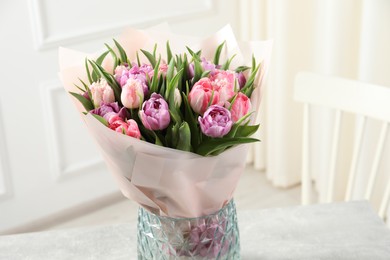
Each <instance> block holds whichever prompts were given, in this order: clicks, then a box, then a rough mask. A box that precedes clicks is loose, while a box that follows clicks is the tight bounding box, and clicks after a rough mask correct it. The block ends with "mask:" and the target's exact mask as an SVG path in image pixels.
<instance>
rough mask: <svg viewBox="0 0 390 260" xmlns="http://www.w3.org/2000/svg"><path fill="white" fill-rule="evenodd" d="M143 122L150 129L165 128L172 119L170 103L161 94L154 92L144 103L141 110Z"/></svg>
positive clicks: (140, 115) (140, 114)
mask: <svg viewBox="0 0 390 260" xmlns="http://www.w3.org/2000/svg"><path fill="white" fill-rule="evenodd" d="M139 117H140V118H141V121H142V124H143V125H144V126H145V127H146V128H147V129H149V130H163V129H165V128H167V126H168V125H169V123H170V121H171V116H170V114H169V109H168V103H167V102H166V101H165V100H164V99H163V97H162V96H161V95H159V94H156V93H153V94H152V95H151V96H150V98H149V99H148V100H146V101H145V102H144V103H143V104H142V109H141V110H140V111H139Z"/></svg>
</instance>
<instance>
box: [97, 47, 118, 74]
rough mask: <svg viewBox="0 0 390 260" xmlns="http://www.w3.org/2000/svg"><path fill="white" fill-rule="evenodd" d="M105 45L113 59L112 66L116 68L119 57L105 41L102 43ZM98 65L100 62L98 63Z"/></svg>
mask: <svg viewBox="0 0 390 260" xmlns="http://www.w3.org/2000/svg"><path fill="white" fill-rule="evenodd" d="M104 45H105V46H106V48H107V49H108V51H109V52H110V54H111V56H112V58H113V59H114V68H116V67H117V66H118V65H119V59H118V56H117V55H116V53H115V51H114V50H113V49H112V48H111V46H110V45H108V44H107V43H105V44H104ZM99 65H100V64H99Z"/></svg>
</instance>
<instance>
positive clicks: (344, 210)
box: [0, 202, 390, 260]
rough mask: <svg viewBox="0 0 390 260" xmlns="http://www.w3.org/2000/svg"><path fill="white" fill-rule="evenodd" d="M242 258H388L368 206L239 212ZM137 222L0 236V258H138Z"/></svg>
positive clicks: (381, 228)
mask: <svg viewBox="0 0 390 260" xmlns="http://www.w3.org/2000/svg"><path fill="white" fill-rule="evenodd" d="M238 219H239V227H240V234H241V259H243V260H245V259H248V260H250V259H283V260H284V259H286V260H287V259H311V260H312V259H364V260H365V259H367V260H368V259H386V260H389V259H390V230H389V229H387V228H386V227H385V225H384V223H383V222H382V221H381V220H380V219H379V218H378V217H377V215H376V214H375V213H374V212H373V210H372V209H371V207H370V206H369V204H368V203H367V202H348V203H334V204H322V205H313V206H297V207H289V208H276V209H266V210H254V211H241V212H240V211H239V213H238ZM136 243H137V237H136V223H131V224H130V223H127V224H119V225H111V226H101V227H92V228H91V227H89V228H78V229H69V230H56V231H48V232H39V233H29V234H20V235H10V236H0V259H1V260H3V259H4V260H5V259H7V260H8V259H34V260H35V259H39V260H41V259H137V250H136Z"/></svg>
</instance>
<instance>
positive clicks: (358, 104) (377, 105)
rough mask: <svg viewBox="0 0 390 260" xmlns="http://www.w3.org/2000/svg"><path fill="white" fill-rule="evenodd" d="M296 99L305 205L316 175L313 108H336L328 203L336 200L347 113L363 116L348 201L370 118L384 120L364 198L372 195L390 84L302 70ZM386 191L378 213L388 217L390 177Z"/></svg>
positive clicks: (388, 113) (389, 114)
mask: <svg viewBox="0 0 390 260" xmlns="http://www.w3.org/2000/svg"><path fill="white" fill-rule="evenodd" d="M294 99H295V100H296V101H298V102H302V103H303V104H304V106H303V150H302V152H303V153H302V204H309V203H310V202H311V199H312V196H311V194H312V188H313V183H312V178H313V176H312V174H311V173H310V171H309V169H310V167H309V162H310V154H311V153H310V149H309V147H310V144H309V140H310V135H309V134H310V132H309V130H310V122H309V119H310V114H309V113H310V109H311V107H312V105H315V106H316V107H317V106H319V107H326V108H329V109H332V110H334V111H335V116H334V120H335V121H334V124H333V129H332V133H333V134H332V139H333V140H332V142H331V144H330V147H331V151H330V156H329V158H330V161H329V176H328V178H327V180H328V183H327V185H326V192H325V196H326V197H325V198H326V199H325V202H332V201H334V186H335V176H336V175H335V174H336V173H335V172H336V171H335V168H336V162H337V159H338V150H339V149H338V144H339V141H340V139H339V138H340V137H339V136H340V125H341V121H342V115H343V113H352V114H356V115H358V116H360V117H361V118H359V120H357V121H356V122H357V124H356V129H355V131H354V132H353V134H354V135H355V138H354V140H355V141H354V144H353V149H352V156H351V158H352V159H351V162H350V170H349V174H348V173H347V174H348V177H347V186H346V187H345V191H346V192H345V200H346V201H348V200H351V194H352V190H353V185H354V184H355V178H356V172H357V165H358V162H359V160H360V159H359V154H360V150H361V148H362V139H363V138H362V136H363V134H364V132H365V125H366V121H367V119H369V118H373V119H376V120H379V121H381V125H382V127H381V131H380V135H379V138H378V143H377V144H376V149H375V150H376V151H375V155H374V160H373V161H372V166H371V171H370V172H368V173H367V174H369V176H368V182H367V183H366V186H365V187H364V188H365V195H364V199H367V200H370V199H371V198H372V194H373V190H374V184H375V181H376V179H377V175H378V167H379V163H380V160H384V159H385V158H383V156H382V153H383V150H384V144H385V141H386V135H387V132H388V128H389V122H390V87H384V86H378V85H373V84H368V83H363V82H360V81H354V80H348V79H343V78H336V77H328V76H322V75H318V74H314V73H309V72H301V73H299V74H298V75H297V76H296V79H295V89H294ZM387 159H389V158H387ZM384 186H385V188H384V189H383V193H382V194H381V197H380V205H378V206H379V207H378V209H379V211H378V214H379V216H380V217H382V218H383V219H384V217H385V214H386V210H387V207H388V205H389V198H390V180H387V182H386V184H385V185H384Z"/></svg>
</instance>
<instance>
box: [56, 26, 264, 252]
mask: <svg viewBox="0 0 390 260" xmlns="http://www.w3.org/2000/svg"><path fill="white" fill-rule="evenodd" d="M270 48H271V43H270V42H252V43H245V44H243V45H239V44H238V42H237V41H236V40H235V37H234V34H233V33H232V30H231V29H230V27H229V26H227V27H225V28H223V29H222V30H221V31H219V32H218V33H216V34H215V35H213V36H211V37H209V38H207V39H203V40H199V39H194V38H190V37H184V36H178V35H174V34H172V33H170V32H166V31H163V30H161V28H160V29H159V30H156V28H154V29H149V30H144V31H140V30H134V29H128V30H127V31H126V32H124V34H123V35H122V36H121V37H120V38H118V41H116V40H114V42H113V44H112V45H108V44H106V50H104V51H101V52H99V53H98V54H96V55H87V54H82V53H78V52H75V51H71V50H67V49H60V69H61V71H60V77H61V80H62V82H63V85H64V87H65V89H66V90H67V91H68V92H69V93H70V94H71V95H72V96H73V97H74V99H73V100H74V101H75V104H76V106H77V108H78V110H79V111H80V115H81V117H82V119H83V120H84V122H85V123H86V125H87V128H88V130H89V132H90V134H91V135H92V136H93V138H94V140H95V141H96V142H97V144H98V146H99V148H100V150H101V153H102V155H103V157H104V159H105V161H106V164H107V166H108V168H109V170H110V171H111V173H112V174H113V176H114V177H115V179H116V181H117V182H118V185H119V187H120V189H121V191H122V193H123V194H124V196H126V197H128V198H130V199H133V200H135V201H136V202H138V203H139V204H140V206H141V208H140V211H139V221H138V243H139V244H138V254H139V257H140V258H141V259H162V258H163V259H165V258H167V259H170V258H173V259H176V258H177V259H178V258H181V257H183V258H186V257H190V258H191V259H198V258H199V259H210V258H218V259H237V258H238V257H239V236H238V227H237V219H236V211H235V207H234V202H233V200H232V197H233V192H234V190H235V187H236V185H237V182H238V180H239V177H240V175H241V173H242V172H243V170H244V168H245V161H246V160H245V157H246V153H247V146H246V145H244V144H245V143H250V142H255V141H258V140H257V139H255V138H251V137H250V136H251V135H252V134H253V133H254V132H255V131H256V130H257V129H258V127H259V125H257V124H254V118H255V114H256V111H257V110H258V106H259V103H260V102H259V101H260V94H261V88H260V86H261V82H262V80H263V78H264V75H265V70H266V68H267V63H268V60H269V55H270Z"/></svg>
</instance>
